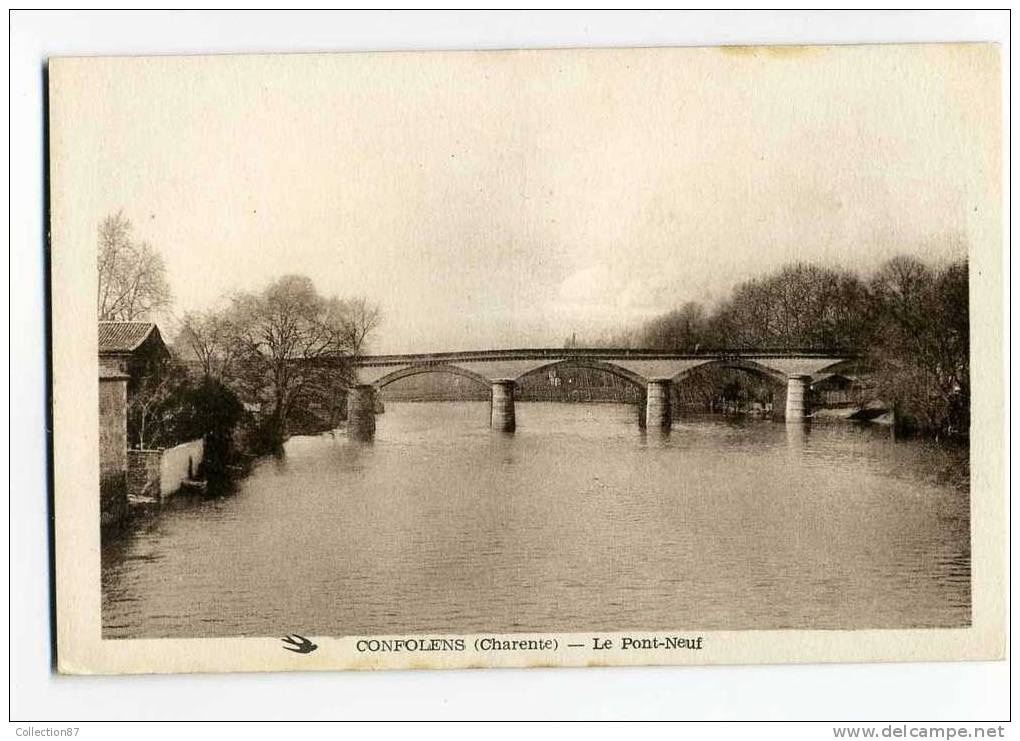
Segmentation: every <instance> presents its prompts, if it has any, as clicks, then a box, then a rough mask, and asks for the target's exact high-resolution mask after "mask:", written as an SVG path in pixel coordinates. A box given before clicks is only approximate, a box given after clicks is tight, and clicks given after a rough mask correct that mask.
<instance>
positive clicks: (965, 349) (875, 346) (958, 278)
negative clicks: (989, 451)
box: [869, 257, 970, 436]
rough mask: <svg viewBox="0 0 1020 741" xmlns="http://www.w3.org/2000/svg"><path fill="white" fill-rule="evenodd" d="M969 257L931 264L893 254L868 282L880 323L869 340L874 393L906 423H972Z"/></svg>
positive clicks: (943, 427) (939, 430)
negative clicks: (938, 265)
mask: <svg viewBox="0 0 1020 741" xmlns="http://www.w3.org/2000/svg"><path fill="white" fill-rule="evenodd" d="M968 290H969V283H968V269H967V263H966V261H962V260H961V261H957V262H954V263H952V264H950V265H948V266H947V267H946V268H944V269H942V270H935V269H932V268H930V267H929V266H927V265H925V264H924V263H922V262H921V261H919V260H917V259H914V258H908V257H897V258H893V259H892V260H890V261H889V262H887V263H886V264H885V265H883V266H882V268H881V269H880V270H879V271H878V272H877V273H876V275H875V276H874V278H873V280H872V286H871V291H872V296H873V301H874V305H875V316H876V317H877V324H876V328H875V331H874V335H873V337H872V338H871V342H870V344H869V348H870V349H869V357H870V360H871V365H872V367H873V369H874V377H875V389H874V392H875V394H876V396H877V397H878V398H879V399H882V400H884V401H885V402H886V403H888V404H890V405H892V407H893V408H894V410H895V411H896V416H897V421H898V422H899V423H900V424H901V425H902V426H903V427H905V428H906V429H920V430H925V431H930V432H934V433H935V434H936V436H939V435H960V434H965V433H966V432H967V430H968V429H969V425H970V420H969V417H970V312H969V296H968Z"/></svg>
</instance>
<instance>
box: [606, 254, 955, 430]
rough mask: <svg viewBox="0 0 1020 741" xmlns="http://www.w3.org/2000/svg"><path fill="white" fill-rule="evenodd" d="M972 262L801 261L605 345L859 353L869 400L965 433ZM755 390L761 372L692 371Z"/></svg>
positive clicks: (901, 415) (924, 425) (736, 391)
mask: <svg viewBox="0 0 1020 741" xmlns="http://www.w3.org/2000/svg"><path fill="white" fill-rule="evenodd" d="M968 289H969V283H968V268H967V261H966V260H965V259H962V260H957V261H954V262H951V263H948V264H945V265H931V264H928V263H925V262H923V261H921V260H919V259H917V258H913V257H907V256H899V257H894V258H892V259H891V260H888V261H887V262H885V263H884V264H883V265H882V266H880V267H879V269H878V270H876V271H875V272H874V273H873V274H871V275H868V276H862V275H858V274H856V273H853V272H850V271H847V270H836V269H832V268H823V267H820V266H817V265H808V264H804V263H798V264H796V265H789V266H786V267H784V268H782V269H780V270H778V271H776V272H775V273H773V274H771V275H768V276H765V277H763V278H756V279H754V280H749V281H746V282H744V283H741V284H740V285H738V286H737V287H736V288H735V289H734V290H733V291H732V293H731V294H730V296H729V297H728V298H726V299H724V300H723V301H721V302H720V303H719V304H718V306H717V307H715V308H714V309H712V310H709V309H707V308H705V307H704V306H703V305H701V304H699V303H695V302H687V303H685V304H683V305H681V306H680V307H679V308H677V309H675V310H673V311H670V312H668V313H666V314H663V315H661V316H659V317H656V318H655V319H653V320H651V321H649V322H647V323H646V324H644V325H643V326H641V327H638V328H636V329H634V330H632V331H627V332H621V333H619V334H615V335H612V336H610V337H609V338H607V339H605V340H604V341H603V343H602V344H604V345H608V346H615V347H641V348H649V349H658V350H668V351H676V352H697V351H699V350H706V349H710V348H734V349H736V348H770V347H774V348H781V347H798V348H817V349H826V350H856V351H859V352H861V353H862V355H863V362H862V364H861V365H862V367H863V368H864V369H865V371H866V374H867V376H868V385H867V395H868V399H866V400H868V401H873V402H875V403H878V404H882V405H885V406H887V407H889V408H891V409H893V410H894V411H895V413H896V418H897V420H898V423H899V424H900V425H901V429H902V430H904V431H917V432H922V433H925V434H929V435H933V436H936V437H940V436H954V437H965V436H966V435H967V434H968V432H969V428H970V317H969V296H968ZM699 384H700V385H701V386H704V387H705V389H706V390H707V393H710V394H711V393H719V390H720V386H721V385H723V384H725V385H728V386H729V387H730V389H729V393H730V395H740V394H741V393H743V394H744V395H745V396H751V397H754V396H755V394H756V393H757V394H758V395H760V390H759V391H757V392H755V391H754V389H753V387H754V386H758V387H760V386H761V382H760V381H759V380H757V379H751V378H749V377H747V376H746V374H734V373H732V372H731V373H729V374H728V375H727V374H722V375H716V376H715V377H714V378H711V379H709V378H692V379H691V383H689V384H687V385H688V386H689V387H691V389H694V391H695V392H697V387H698V385H699Z"/></svg>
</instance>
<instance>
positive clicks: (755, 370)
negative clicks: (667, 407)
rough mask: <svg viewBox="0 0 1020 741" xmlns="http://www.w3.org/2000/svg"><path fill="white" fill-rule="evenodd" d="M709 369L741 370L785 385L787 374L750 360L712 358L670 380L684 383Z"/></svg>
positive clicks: (684, 370) (686, 369) (685, 369)
mask: <svg viewBox="0 0 1020 741" xmlns="http://www.w3.org/2000/svg"><path fill="white" fill-rule="evenodd" d="M709 368H720V369H726V370H740V371H745V372H746V373H750V374H752V375H755V376H758V377H761V378H765V379H767V380H769V381H772V382H773V383H776V384H780V385H785V384H786V380H787V377H788V376H787V374H786V373H784V372H783V371H781V370H779V369H777V368H771V367H769V366H767V365H765V364H763V363H759V362H757V361H755V360H751V359H749V358H711V359H708V360H706V361H705V362H703V363H698V364H697V365H693V366H691V367H689V368H684V369H683V370H682V371H680V372H679V373H677V374H676V375H674V376H673V377H672V378H671V379H670V380H671V381H672V382H673V383H676V382H678V381H682V380H683V379H684V378H686V377H687V376H689V375H691V374H693V373H696V372H699V371H703V370H706V369H709Z"/></svg>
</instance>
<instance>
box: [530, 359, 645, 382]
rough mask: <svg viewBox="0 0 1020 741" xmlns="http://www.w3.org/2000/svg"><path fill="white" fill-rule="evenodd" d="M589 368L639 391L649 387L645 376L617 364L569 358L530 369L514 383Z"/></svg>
mask: <svg viewBox="0 0 1020 741" xmlns="http://www.w3.org/2000/svg"><path fill="white" fill-rule="evenodd" d="M561 367H563V368H587V369H589V370H597V371H602V372H604V373H608V374H610V375H613V376H616V377H617V378H622V379H624V380H625V381H629V382H630V383H632V384H633V385H635V386H637V387H638V388H639V389H641V390H644V389H645V388H647V386H648V379H647V378H645V377H644V376H642V375H640V374H638V373H635V372H634V371H631V370H627V369H626V368H623V367H621V366H619V365H616V364H615V363H611V362H606V361H602V360H589V359H587V358H567V359H565V360H555V361H553V362H551V363H544V364H542V365H540V366H538V367H536V368H529V369H528V370H526V371H525V372H524V373H521V374H520V375H519V376H517V377H516V378H515V379H514V381H516V382H518V383H519V382H520V381H521V380H523V379H524V378H527V377H528V376H534V375H538V374H539V373H542V372H548V371H550V370H552V369H554V368H561Z"/></svg>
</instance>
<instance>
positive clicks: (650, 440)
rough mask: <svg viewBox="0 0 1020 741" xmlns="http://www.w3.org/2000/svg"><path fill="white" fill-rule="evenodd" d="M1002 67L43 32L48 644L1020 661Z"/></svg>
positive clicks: (99, 651)
mask: <svg viewBox="0 0 1020 741" xmlns="http://www.w3.org/2000/svg"><path fill="white" fill-rule="evenodd" d="M1000 84H1001V78H1000V53H999V49H998V47H997V46H995V45H992V44H913V45H886V46H881V45H871V46H868V45H862V46H831V47H825V46H814V47H810V46H776V47H764V46H763V47H716V48H655V49H651V48H649V49H572V50H549V51H469V52H417V53H395V52H394V53H350V54H289V55H283V54H269V55H250V56H249V55H234V56H191V57H185V56H164V57H92V58H85V57H81V58H55V59H52V60H50V62H49V67H48V85H49V137H50V140H49V156H50V168H51V169H50V176H51V181H50V189H51V194H50V198H51V230H52V231H51V240H52V243H51V249H52V270H53V285H54V290H53V317H54V331H53V334H52V352H53V356H54V363H55V365H54V428H55V431H56V432H55V434H56V436H57V437H56V438H55V452H54V454H55V459H56V464H57V468H58V470H57V479H56V517H57V530H56V541H57V587H56V599H57V605H58V607H57V609H58V624H59V628H58V642H59V646H58V661H59V662H60V667H61V671H66V672H70V673H79V672H85V673H92V672H120V671H130V672H137V671H142V672H148V671H192V670H201V671H216V670H230V669H306V668H307V669H323V668H329V669H341V668H397V667H404V668H407V667H422V668H427V667H454V666H499V665H509V666H538V665H601V664H642V663H743V662H750V663H758V662H786V661H791V662H792V661H843V660H897V659H898V660H905V659H909V658H912V657H917V658H921V657H923V658H937V659H951V658H997V657H1001V656H1002V652H1003V650H1004V645H1005V628H1004V597H1005V586H1004V582H1003V581H1002V580H1003V578H1004V566H1003V562H1002V552H1001V544H1002V540H1001V538H1002V535H1001V529H1002V523H1003V522H1004V520H1003V519H1002V518H1003V512H1004V509H1003V507H1004V502H1005V499H1004V497H1005V494H1004V489H1003V488H1002V479H1001V471H1002V468H1001V467H1002V458H1001V451H1000V450H999V447H998V446H999V445H1000V444H1001V435H1002V432H1001V415H1002V414H1003V404H1004V397H1003V392H1002V375H1001V374H1002V367H1001V366H1002V356H1001V332H1002V328H1001V322H1002V318H1001V315H1000V314H998V313H996V312H998V311H999V310H1000V308H1001V307H999V306H998V305H997V304H996V302H997V301H1001V281H1002V276H1001V272H1000V267H999V266H1000V265H1001V259H1002V242H1001V240H1002V235H1001V205H1000V202H1001V197H1002V193H1001V162H1000V137H1001V130H1000V128H999V120H1000V113H1001V111H1000V107H999V106H1000V102H999V101H1000ZM989 340H991V341H989ZM996 343H998V344H996ZM996 424H998V425H1000V426H999V427H998V428H997V427H996V426H995V425H996ZM62 436H66V437H62ZM979 440H980V442H979ZM982 445H983V446H984V447H981V446H982ZM65 464H66V466H70V467H71V468H65ZM72 469H73V470H72ZM199 639H201V640H199ZM241 639H243V640H241ZM196 641H197V642H196ZM217 641H220V642H217ZM224 641H225V642H224ZM189 646H190V648H189ZM221 651H222V652H223V654H222V656H226V655H228V654H229V656H230V658H229V659H228V658H222V657H221ZM302 662H303V663H302Z"/></svg>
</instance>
